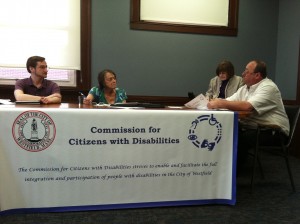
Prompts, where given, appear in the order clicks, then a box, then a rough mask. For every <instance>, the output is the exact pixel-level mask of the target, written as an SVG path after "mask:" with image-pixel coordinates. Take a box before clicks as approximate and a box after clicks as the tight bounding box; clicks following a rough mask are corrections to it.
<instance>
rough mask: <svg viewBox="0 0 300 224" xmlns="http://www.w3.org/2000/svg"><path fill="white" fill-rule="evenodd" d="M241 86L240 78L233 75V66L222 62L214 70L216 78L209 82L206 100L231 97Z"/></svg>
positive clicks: (225, 61)
mask: <svg viewBox="0 0 300 224" xmlns="http://www.w3.org/2000/svg"><path fill="white" fill-rule="evenodd" d="M243 85H244V83H243V79H242V77H240V76H236V75H235V74H234V67H233V64H232V63H231V62H230V61H227V60H224V61H222V62H220V63H219V64H218V66H217V68H216V77H214V78H212V79H211V80H210V82H209V86H208V90H207V92H206V97H207V98H208V99H215V98H222V99H225V98H227V97H229V96H231V95H233V94H234V93H235V92H236V91H237V90H238V89H239V88H240V87H241V86H243Z"/></svg>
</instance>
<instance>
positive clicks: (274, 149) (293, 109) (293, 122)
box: [251, 105, 300, 192]
mask: <svg viewBox="0 0 300 224" xmlns="http://www.w3.org/2000/svg"><path fill="white" fill-rule="evenodd" d="M284 107H285V111H286V113H287V116H288V118H289V123H290V133H289V136H288V137H286V136H285V135H284V134H283V133H282V132H281V129H280V127H278V126H259V127H258V128H257V134H256V147H255V149H254V154H253V156H254V159H253V170H252V177H251V192H253V189H254V177H255V170H256V162H258V163H259V166H260V170H261V172H262V167H261V164H260V160H259V151H260V150H262V149H263V150H266V149H268V152H271V153H272V154H276V155H279V156H281V157H283V158H284V159H285V162H286V167H287V170H288V174H289V178H290V182H291V186H292V189H293V192H296V187H295V183H294V178H293V174H292V171H291V168H290V162H289V150H290V145H291V142H292V140H293V136H294V132H295V129H296V126H297V122H298V118H299V113H300V106H299V105H293V106H292V105H285V106H284ZM265 131H272V132H273V133H274V134H275V135H276V134H277V136H279V142H280V143H279V145H270V146H269V145H267V146H266V145H261V135H262V133H263V132H265ZM269 149H270V150H269ZM262 175H263V172H262Z"/></svg>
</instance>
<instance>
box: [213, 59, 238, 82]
mask: <svg viewBox="0 0 300 224" xmlns="http://www.w3.org/2000/svg"><path fill="white" fill-rule="evenodd" d="M220 72H227V74H228V78H231V77H232V76H234V67H233V64H232V63H231V62H230V61H227V60H224V61H221V62H220V63H219V64H218V67H217V69H216V75H217V76H218V75H219V74H220Z"/></svg>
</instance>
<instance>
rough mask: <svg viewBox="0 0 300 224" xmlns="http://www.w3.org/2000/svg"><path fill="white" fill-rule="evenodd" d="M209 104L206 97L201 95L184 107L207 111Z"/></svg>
mask: <svg viewBox="0 0 300 224" xmlns="http://www.w3.org/2000/svg"><path fill="white" fill-rule="evenodd" d="M207 103H208V100H207V99H206V97H205V96H204V95H203V94H199V95H198V96H196V97H195V98H194V99H192V100H191V101H189V102H187V103H186V104H184V106H186V107H188V108H194V109H207Z"/></svg>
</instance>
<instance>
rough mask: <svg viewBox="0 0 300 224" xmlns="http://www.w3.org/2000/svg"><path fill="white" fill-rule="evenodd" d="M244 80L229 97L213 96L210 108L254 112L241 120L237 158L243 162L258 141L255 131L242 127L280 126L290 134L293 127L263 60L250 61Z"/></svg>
mask: <svg viewBox="0 0 300 224" xmlns="http://www.w3.org/2000/svg"><path fill="white" fill-rule="evenodd" d="M243 81H244V84H245V85H244V86H242V87H241V88H239V89H238V91H237V92H236V93H235V94H233V95H232V96H230V97H228V98H226V99H214V100H212V101H210V102H209V103H208V105H207V107H208V108H209V109H217V108H225V109H229V110H233V111H250V112H252V114H251V115H250V116H248V117H246V118H244V119H242V120H240V126H241V128H240V132H239V146H238V148H239V149H238V154H239V156H238V160H239V159H240V158H243V159H241V160H243V162H244V159H245V157H246V155H247V150H248V149H249V148H251V147H253V144H254V143H255V131H253V130H252V131H251V130H249V131H247V128H243V127H247V126H248V127H249V126H250V127H255V126H257V125H258V124H261V125H277V126H279V127H281V130H282V133H284V134H285V135H286V136H288V134H289V130H290V126H289V120H288V117H287V115H286V112H285V109H284V105H283V102H282V98H281V93H280V91H279V89H278V87H277V85H276V84H275V83H274V82H273V81H272V80H270V79H268V78H267V68H266V64H265V63H264V62H262V61H259V60H254V61H250V62H249V63H248V64H247V66H246V69H245V71H244V72H243ZM270 135H272V133H270ZM239 162H242V161H239Z"/></svg>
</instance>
